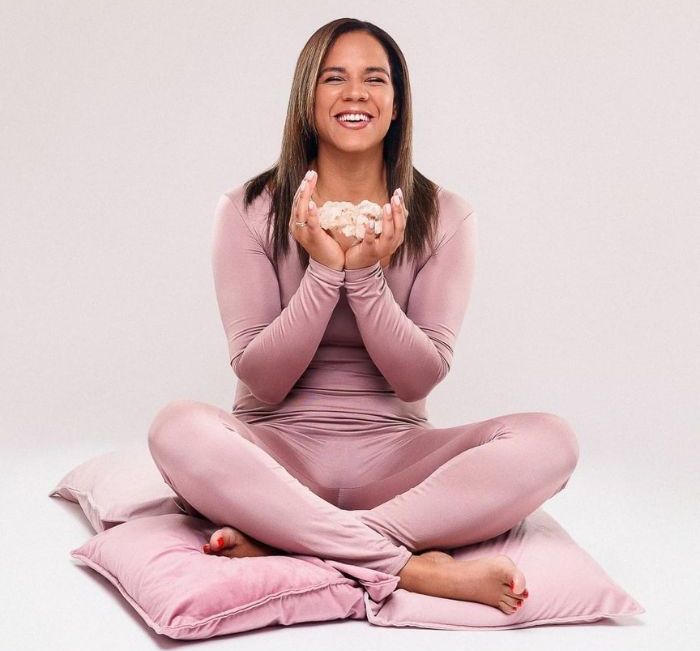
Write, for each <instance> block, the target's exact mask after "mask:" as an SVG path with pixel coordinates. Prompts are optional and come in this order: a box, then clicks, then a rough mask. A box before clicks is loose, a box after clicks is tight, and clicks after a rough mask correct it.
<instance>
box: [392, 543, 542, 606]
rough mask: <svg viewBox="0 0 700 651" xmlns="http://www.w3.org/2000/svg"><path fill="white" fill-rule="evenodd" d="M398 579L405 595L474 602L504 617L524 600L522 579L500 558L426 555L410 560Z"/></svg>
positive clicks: (522, 575)
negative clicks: (500, 612)
mask: <svg viewBox="0 0 700 651" xmlns="http://www.w3.org/2000/svg"><path fill="white" fill-rule="evenodd" d="M445 556H446V557H448V558H445ZM399 579H400V580H399V584H398V586H397V587H399V588H403V589H405V590H408V591H409V592H419V593H421V594H427V595H432V596H435V597H446V598H448V599H460V600H462V601H476V602H478V603H482V604H487V605H489V606H494V607H496V608H500V609H501V610H502V611H503V612H504V613H506V614H507V615H510V614H512V613H514V612H515V611H516V610H517V609H518V608H519V607H520V606H521V605H522V604H523V603H524V600H525V599H527V597H528V591H527V590H526V589H525V575H524V574H523V573H522V572H521V571H520V570H519V569H518V568H517V567H516V566H515V563H513V561H512V560H511V559H510V558H509V557H508V556H506V555H504V554H499V555H498V556H489V557H483V558H476V559H470V560H464V561H458V560H456V559H454V558H452V557H451V556H450V555H449V554H445V553H444V552H439V551H430V552H426V553H424V554H418V555H414V556H412V557H411V558H410V559H409V561H408V563H406V565H404V567H403V569H402V570H401V571H400V572H399Z"/></svg>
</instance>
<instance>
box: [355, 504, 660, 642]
mask: <svg viewBox="0 0 700 651" xmlns="http://www.w3.org/2000/svg"><path fill="white" fill-rule="evenodd" d="M449 553H450V554H451V555H452V556H453V557H454V558H455V559H457V560H468V559H473V558H479V557H482V556H496V555H498V554H505V555H506V556H509V557H510V558H511V560H512V561H513V562H514V563H515V564H516V565H517V566H518V568H519V569H520V570H521V571H522V572H523V574H525V582H526V585H527V590H528V593H529V596H528V597H527V599H525V600H524V602H523V605H522V607H521V608H519V609H518V610H517V611H516V612H514V613H513V614H511V615H507V614H506V613H504V612H503V611H502V610H500V609H498V608H494V607H492V606H487V605H485V604H480V603H475V602H470V601H459V600H455V599H443V598H440V597H433V596H427V595H422V594H417V593H415V592H408V591H406V590H403V589H400V588H399V589H398V590H396V591H394V592H393V593H391V594H390V595H389V596H388V597H387V598H386V599H384V600H383V601H382V602H380V603H377V602H375V601H373V600H372V599H371V597H370V596H369V595H365V607H366V612H367V619H368V620H369V621H370V622H371V623H372V624H376V625H378V626H416V627H419V628H438V629H453V630H500V629H508V628H524V627H527V626H540V625H542V624H564V623H569V624H571V623H583V622H594V621H597V620H599V619H603V618H605V617H623V616H628V615H639V614H640V613H644V612H646V610H645V609H644V608H643V607H642V606H641V605H640V604H639V603H638V602H637V601H635V599H633V598H632V597H631V596H630V595H629V594H628V593H627V592H625V591H624V590H623V589H622V588H621V587H620V586H619V585H617V583H615V582H614V581H613V580H612V579H611V578H610V577H609V576H608V575H607V574H606V573H605V571H604V570H603V568H602V567H601V566H600V565H599V564H598V563H597V562H596V561H595V560H594V559H593V558H592V557H591V556H590V555H589V554H588V553H587V552H586V551H584V550H583V549H582V548H581V547H579V546H578V545H577V544H576V542H574V540H573V539H572V538H571V536H569V534H568V533H567V532H566V531H565V530H564V529H563V528H562V527H561V525H560V524H559V523H558V522H557V521H556V520H555V519H554V518H553V517H552V516H551V515H549V514H548V513H546V512H545V511H544V510H543V509H542V508H539V509H537V510H536V511H534V512H533V513H531V514H530V515H529V516H528V517H527V518H525V519H524V520H522V521H521V522H520V523H519V524H518V525H516V526H515V527H513V528H512V529H510V530H509V531H506V532H505V533H503V534H501V535H500V536H496V537H495V538H491V539H490V540H486V541H483V542H481V543H476V544H473V545H467V546H464V547H458V548H456V549H453V550H451V551H450V552H449Z"/></svg>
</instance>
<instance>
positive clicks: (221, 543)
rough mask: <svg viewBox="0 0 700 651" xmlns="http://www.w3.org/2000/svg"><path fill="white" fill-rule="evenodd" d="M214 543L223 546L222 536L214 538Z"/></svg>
mask: <svg viewBox="0 0 700 651" xmlns="http://www.w3.org/2000/svg"><path fill="white" fill-rule="evenodd" d="M216 544H217V545H218V546H219V547H223V546H224V539H223V538H218V539H217V540H216Z"/></svg>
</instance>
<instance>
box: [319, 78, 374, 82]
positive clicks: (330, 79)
mask: <svg viewBox="0 0 700 651" xmlns="http://www.w3.org/2000/svg"><path fill="white" fill-rule="evenodd" d="M336 79H338V80H340V81H342V80H343V79H342V77H326V81H335V80H336ZM367 81H380V82H382V83H384V80H383V79H381V78H380V77H371V78H370V79H368V80H367Z"/></svg>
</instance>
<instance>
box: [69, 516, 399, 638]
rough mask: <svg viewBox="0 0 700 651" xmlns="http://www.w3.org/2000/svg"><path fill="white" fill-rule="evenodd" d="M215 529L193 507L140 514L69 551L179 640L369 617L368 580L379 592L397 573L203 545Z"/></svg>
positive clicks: (379, 594) (390, 586) (379, 596)
mask: <svg viewBox="0 0 700 651" xmlns="http://www.w3.org/2000/svg"><path fill="white" fill-rule="evenodd" d="M217 528H218V527H217V526H215V525H214V524H213V523H211V522H210V521H208V520H204V519H202V518H197V517H194V516H191V515H184V514H167V515H157V516H151V517H141V518H137V519H134V520H130V521H129V522H125V523H123V524H121V525H119V526H118V527H111V528H110V529H107V530H105V531H102V532H101V533H98V534H97V535H95V536H93V537H92V538H91V539H89V540H88V541H87V542H85V543H84V544H83V545H82V546H81V547H78V548H76V549H73V550H71V552H70V554H71V556H73V557H74V558H76V559H78V560H80V561H82V562H83V563H85V564H86V565H87V566H89V567H90V568H92V569H93V570H95V571H96V572H98V573H99V574H101V575H102V576H104V577H105V578H106V579H107V580H108V581H110V582H111V583H112V584H113V585H114V586H115V587H116V588H117V589H118V590H119V591H120V592H121V594H122V595H123V597H124V598H125V599H126V600H127V601H128V602H129V603H130V604H131V605H132V606H133V608H134V609H135V610H136V611H137V612H138V613H139V615H141V617H143V619H144V620H145V622H146V623H147V624H148V625H149V626H150V627H151V628H152V629H153V630H154V631H155V632H156V633H160V634H163V635H167V636H168V637H171V638H174V639H199V638H209V637H213V636H215V635H226V634H228V633H237V632H240V631H248V630H251V629H256V628H263V627H265V626H271V625H275V624H285V625H289V624H294V623H297V622H309V621H327V620H333V619H364V618H365V606H364V601H363V595H364V592H363V587H364V588H365V589H366V590H367V591H368V593H369V594H371V595H372V598H373V599H375V600H378V601H379V600H383V599H384V598H385V597H386V596H387V595H388V594H390V593H391V592H392V591H393V590H394V589H395V587H396V585H397V584H398V581H399V578H398V577H397V576H394V575H391V574H384V573H383V572H378V571H375V570H369V569H367V568H363V567H354V566H350V565H346V564H345V563H337V562H335V561H326V560H322V559H319V558H316V557H314V556H306V555H275V556H260V557H249V558H229V557H227V556H218V555H211V554H205V553H204V552H202V545H203V544H204V543H205V542H206V541H208V540H209V538H210V537H211V534H212V533H214V531H215V530H216V529H217ZM344 571H345V572H348V573H350V574H352V575H353V576H355V577H356V578H357V579H358V580H359V582H360V583H361V584H362V587H361V586H360V585H358V582H357V581H356V580H354V579H352V578H347V577H345V576H343V572H344Z"/></svg>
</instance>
